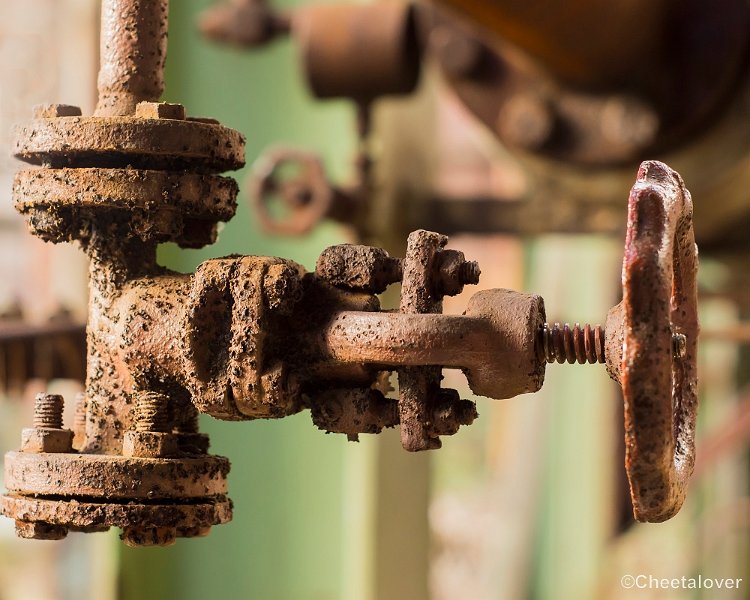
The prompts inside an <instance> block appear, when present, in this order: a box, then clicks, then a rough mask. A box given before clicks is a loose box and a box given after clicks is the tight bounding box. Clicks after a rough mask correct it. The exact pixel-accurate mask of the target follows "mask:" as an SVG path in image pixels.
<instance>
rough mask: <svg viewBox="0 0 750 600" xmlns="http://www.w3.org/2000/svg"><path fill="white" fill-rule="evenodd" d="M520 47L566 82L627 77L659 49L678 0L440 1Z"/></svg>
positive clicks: (598, 83) (599, 82) (595, 83)
mask: <svg viewBox="0 0 750 600" xmlns="http://www.w3.org/2000/svg"><path fill="white" fill-rule="evenodd" d="M439 2H440V3H442V4H444V5H446V6H449V7H450V8H452V9H455V10H456V11H458V12H460V13H462V14H463V15H465V16H468V17H469V18H471V19H472V20H473V21H474V22H475V23H477V24H479V25H481V26H483V27H485V28H487V29H489V31H490V32H492V33H494V34H496V35H499V36H500V37H501V38H503V39H504V40H507V41H508V42H511V43H512V44H515V45H516V46H519V47H520V48H522V49H523V50H525V51H526V52H528V53H529V54H530V55H531V56H533V57H534V58H536V59H538V60H539V61H541V63H542V64H543V65H544V66H545V67H546V68H547V69H549V70H550V71H552V72H553V73H554V74H555V75H557V76H558V77H559V78H561V79H562V80H564V81H566V82H568V83H571V84H573V85H580V86H586V87H589V88H601V87H605V86H608V85H613V84H616V83H622V82H623V81H627V79H628V77H629V76H632V75H633V74H634V73H635V72H636V70H637V69H642V63H641V62H640V60H641V59H643V58H645V57H647V56H650V55H652V54H653V53H654V51H655V50H656V44H658V43H659V42H660V40H661V39H662V38H663V37H664V36H663V35H661V34H662V33H663V27H664V25H665V23H666V19H667V17H668V13H669V10H670V9H671V7H672V5H673V4H674V3H673V1H672V0H627V1H625V0H614V1H612V0H524V1H519V0H439Z"/></svg>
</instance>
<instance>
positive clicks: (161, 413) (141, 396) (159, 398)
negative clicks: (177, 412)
mask: <svg viewBox="0 0 750 600" xmlns="http://www.w3.org/2000/svg"><path fill="white" fill-rule="evenodd" d="M168 408H169V399H168V398H167V397H166V396H165V395H164V394H160V393H158V392H139V393H138V394H136V398H135V430H136V431H140V432H144V433H145V432H149V431H154V432H166V431H168V427H169V415H168Z"/></svg>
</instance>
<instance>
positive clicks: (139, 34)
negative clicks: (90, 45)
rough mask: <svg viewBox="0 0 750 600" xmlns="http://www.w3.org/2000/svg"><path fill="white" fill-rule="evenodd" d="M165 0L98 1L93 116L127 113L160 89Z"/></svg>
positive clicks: (156, 95) (164, 50)
mask: <svg viewBox="0 0 750 600" xmlns="http://www.w3.org/2000/svg"><path fill="white" fill-rule="evenodd" d="M168 8H169V2H168V0H106V1H105V2H103V3H102V28H101V38H100V39H101V42H100V43H101V50H100V54H101V68H100V70H99V78H98V81H97V87H98V88H99V103H98V104H97V106H96V114H97V115H98V116H113V115H131V114H133V112H134V111H135V107H136V105H137V104H138V102H141V101H144V100H158V99H159V97H160V96H161V94H162V92H163V91H164V62H165V61H166V58H167V13H168Z"/></svg>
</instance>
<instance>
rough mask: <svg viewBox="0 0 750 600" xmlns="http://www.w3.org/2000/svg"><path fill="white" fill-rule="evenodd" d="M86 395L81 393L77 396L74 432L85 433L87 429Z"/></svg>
mask: <svg viewBox="0 0 750 600" xmlns="http://www.w3.org/2000/svg"><path fill="white" fill-rule="evenodd" d="M86 406H87V402H86V394H84V393H83V392H81V393H80V394H78V395H77V396H76V412H75V417H74V420H73V430H74V431H84V430H85V429H86Z"/></svg>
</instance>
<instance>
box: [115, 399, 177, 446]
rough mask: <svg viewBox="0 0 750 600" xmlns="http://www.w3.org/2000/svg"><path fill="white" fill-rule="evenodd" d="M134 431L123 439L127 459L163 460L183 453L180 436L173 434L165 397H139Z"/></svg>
mask: <svg viewBox="0 0 750 600" xmlns="http://www.w3.org/2000/svg"><path fill="white" fill-rule="evenodd" d="M133 427H134V428H133V429H132V430H130V431H126V432H125V436H124V437H123V440H122V454H123V456H129V457H133V458H163V457H168V456H176V455H177V454H179V453H180V443H179V434H174V433H171V429H172V428H171V425H170V421H169V398H168V397H167V396H165V395H164V394H160V393H158V392H138V393H137V394H135V411H134V415H133Z"/></svg>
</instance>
